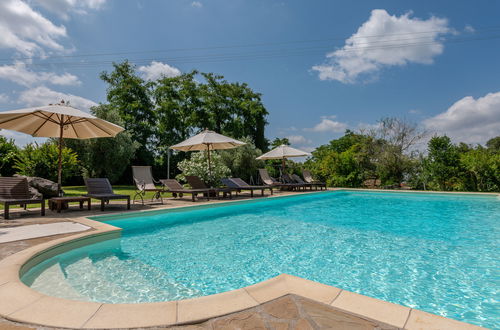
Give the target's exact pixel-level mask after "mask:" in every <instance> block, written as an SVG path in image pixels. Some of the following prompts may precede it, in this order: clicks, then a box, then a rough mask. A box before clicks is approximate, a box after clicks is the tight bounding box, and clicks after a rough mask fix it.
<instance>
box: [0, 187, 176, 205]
mask: <svg viewBox="0 0 500 330" xmlns="http://www.w3.org/2000/svg"><path fill="white" fill-rule="evenodd" d="M63 190H64V196H81V195H84V194H86V193H87V189H85V186H67V187H63ZM113 191H114V193H115V194H124V195H130V200H131V202H132V199H133V198H134V195H135V186H118V185H116V186H115V185H114V186H113ZM153 194H154V193H153V192H147V193H146V195H145V196H144V197H143V198H144V201H145V202H146V201H148V200H151V197H153ZM171 196H172V194H171V193H163V194H162V197H171ZM96 203H99V201H98V200H94V199H92V204H94V205H97V204H96ZM75 204H76V203H75ZM36 207H40V204H38V205H37V204H31V205H28V208H36ZM11 208H15V206H14V205H13V206H11ZM0 210H3V205H0Z"/></svg>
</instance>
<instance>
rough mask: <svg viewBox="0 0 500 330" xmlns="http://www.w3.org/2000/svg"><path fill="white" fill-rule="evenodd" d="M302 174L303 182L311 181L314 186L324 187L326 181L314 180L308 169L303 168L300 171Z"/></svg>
mask: <svg viewBox="0 0 500 330" xmlns="http://www.w3.org/2000/svg"><path fill="white" fill-rule="evenodd" d="M302 176H303V177H304V181H305V182H307V183H311V184H313V185H314V186H316V187H320V189H321V190H323V188H324V189H326V183H325V182H321V181H317V180H314V178H313V176H312V174H311V172H310V171H308V170H303V171H302Z"/></svg>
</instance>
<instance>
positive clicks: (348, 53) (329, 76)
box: [312, 9, 452, 83]
mask: <svg viewBox="0 0 500 330" xmlns="http://www.w3.org/2000/svg"><path fill="white" fill-rule="evenodd" d="M411 14H412V13H411V12H410V13H406V14H404V15H401V16H399V17H398V16H395V15H389V13H387V11H385V10H384V9H374V10H372V12H371V16H370V18H369V19H368V21H366V22H365V23H363V24H362V25H361V26H360V27H359V28H358V30H357V32H356V33H355V34H353V35H352V36H351V37H350V38H349V39H347V40H346V41H345V45H344V47H342V48H341V49H338V50H336V51H334V52H331V53H329V54H327V55H326V57H327V58H328V59H327V61H326V63H325V64H322V65H316V66H313V67H312V69H313V70H314V71H317V72H318V74H319V78H320V79H321V80H338V81H340V82H342V83H355V82H356V81H358V80H359V78H360V77H365V78H368V79H373V78H374V77H375V75H376V73H378V72H379V71H380V70H382V69H383V68H385V67H390V66H403V65H406V64H408V63H421V64H431V63H433V59H434V57H435V56H437V55H439V54H441V53H442V52H443V49H444V46H443V42H442V39H441V36H442V35H444V34H446V33H450V32H452V31H451V29H450V28H449V27H448V20H447V19H444V18H438V17H434V16H432V17H430V18H429V19H427V20H422V19H419V18H413V17H411Z"/></svg>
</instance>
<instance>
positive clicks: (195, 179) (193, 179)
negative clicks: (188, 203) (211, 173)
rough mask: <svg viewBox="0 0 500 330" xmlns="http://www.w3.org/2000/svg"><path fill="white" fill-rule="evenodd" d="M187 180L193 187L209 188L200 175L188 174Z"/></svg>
mask: <svg viewBox="0 0 500 330" xmlns="http://www.w3.org/2000/svg"><path fill="white" fill-rule="evenodd" d="M186 181H187V183H188V184H189V185H190V186H191V188H193V189H207V188H208V187H207V185H206V184H205V182H203V181H202V180H201V179H200V177H199V176H196V175H186Z"/></svg>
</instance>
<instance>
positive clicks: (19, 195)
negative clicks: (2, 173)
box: [0, 177, 31, 199]
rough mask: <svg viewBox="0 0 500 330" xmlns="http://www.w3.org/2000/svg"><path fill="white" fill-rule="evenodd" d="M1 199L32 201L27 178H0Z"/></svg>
mask: <svg viewBox="0 0 500 330" xmlns="http://www.w3.org/2000/svg"><path fill="white" fill-rule="evenodd" d="M0 199H31V194H30V190H29V186H28V180H26V178H17V177H0Z"/></svg>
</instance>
